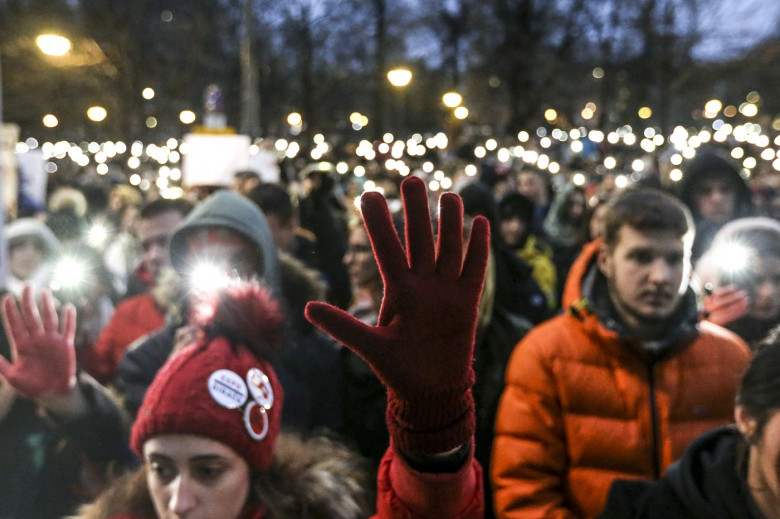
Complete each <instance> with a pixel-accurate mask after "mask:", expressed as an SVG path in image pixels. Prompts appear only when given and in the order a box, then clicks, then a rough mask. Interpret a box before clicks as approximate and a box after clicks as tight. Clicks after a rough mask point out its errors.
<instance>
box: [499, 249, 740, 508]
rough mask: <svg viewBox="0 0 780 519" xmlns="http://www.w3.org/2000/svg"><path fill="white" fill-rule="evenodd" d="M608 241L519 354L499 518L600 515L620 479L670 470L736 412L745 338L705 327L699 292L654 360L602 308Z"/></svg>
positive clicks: (507, 397) (511, 374) (503, 448)
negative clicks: (599, 288)
mask: <svg viewBox="0 0 780 519" xmlns="http://www.w3.org/2000/svg"><path fill="white" fill-rule="evenodd" d="M598 246H599V243H598V242H594V243H591V244H589V245H587V246H586V247H585V249H584V250H583V253H582V255H581V256H580V257H579V258H578V259H577V261H576V262H575V263H574V265H573V266H572V269H571V273H570V275H569V278H568V279H567V285H566V290H565V292H564V301H563V302H564V308H565V309H566V310H567V311H566V313H565V314H563V315H560V316H558V317H555V318H553V319H550V320H548V321H546V322H544V323H542V324H540V325H539V326H537V327H536V328H534V329H532V330H531V331H530V332H529V333H528V334H527V335H526V337H525V338H524V339H523V340H522V341H521V342H520V343H519V344H518V345H517V347H516V348H515V350H514V352H513V354H512V357H511V359H510V361H509V364H508V368H507V372H506V387H505V390H504V393H503V396H502V398H501V402H500V404H499V408H498V414H497V419H496V425H495V435H496V436H495V442H494V446H493V456H492V467H491V478H492V482H493V490H494V493H495V494H494V497H495V507H496V511H497V515H498V517H501V518H507V519H510V518H511V519H515V518H529V519H530V518H542V517H544V518H574V517H594V516H596V515H598V514H599V513H600V512H601V509H602V508H603V506H604V503H605V501H606V498H607V493H608V490H609V486H610V484H611V483H612V481H613V480H614V479H616V478H653V477H659V476H660V475H661V472H662V471H663V470H665V469H666V467H667V466H668V465H669V464H670V463H671V462H672V461H674V460H675V459H677V458H678V457H679V456H680V454H681V453H682V451H683V449H684V448H685V447H686V446H687V445H688V444H689V443H690V442H691V441H692V440H693V439H694V438H695V437H696V436H698V435H699V434H701V433H703V432H705V431H707V430H708V429H711V428H713V427H715V426H718V425H722V424H725V423H727V422H729V421H731V420H732V417H733V404H734V395H735V392H736V389H737V387H738V384H739V380H740V377H741V374H742V372H743V370H744V368H745V367H746V365H747V363H748V360H749V352H748V349H747V346H746V345H745V344H744V342H742V340H741V339H739V338H738V337H737V336H736V335H734V334H733V333H731V332H729V331H728V330H726V329H724V328H721V327H718V326H716V325H714V324H712V323H709V322H700V323H698V326H697V317H696V312H697V309H696V304H695V298H694V296H693V294H689V295H688V296H687V297H686V299H684V300H683V303H682V305H688V306H689V308H687V309H686V308H685V307H684V306H681V307H680V311H686V310H687V311H688V314H689V315H688V318H687V320H680V322H679V323H678V325H677V326H673V325H671V324H670V331H669V337H670V340H669V342H668V344H666V345H665V346H663V347H662V349H661V350H660V351H662V352H663V353H662V354H661V355H659V356H658V357H656V358H655V360H653V359H652V358H651V356H650V354H648V353H647V352H646V351H645V350H644V349H643V347H642V345H641V344H639V343H638V341H636V340H629V339H626V338H625V337H621V336H620V335H619V334H618V333H617V332H616V331H614V330H613V329H608V328H607V327H606V326H605V325H604V324H603V323H602V322H601V321H600V320H599V318H598V317H597V315H596V310H595V308H594V305H593V301H594V300H596V298H595V297H594V296H595V295H596V294H595V292H588V290H589V289H588V287H589V286H591V287H595V286H596V283H595V281H594V280H595V279H597V278H598V276H601V274H600V272H597V271H595V270H593V269H595V257H596V252H597V250H598ZM601 279H602V282H603V276H602V277H601ZM602 284H603V283H602ZM583 285H584V286H585V287H586V288H585V290H586V292H584V293H583ZM593 290H594V291H595V288H594V289H593ZM602 300H603V298H602ZM589 301H590V302H589ZM685 323H687V325H685ZM685 326H687V328H686V327H685ZM672 337H677V338H676V339H671V338H672Z"/></svg>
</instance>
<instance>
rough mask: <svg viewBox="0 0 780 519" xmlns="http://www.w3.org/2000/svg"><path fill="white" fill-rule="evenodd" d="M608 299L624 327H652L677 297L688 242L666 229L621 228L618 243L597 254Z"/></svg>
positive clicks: (681, 288)
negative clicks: (642, 230)
mask: <svg viewBox="0 0 780 519" xmlns="http://www.w3.org/2000/svg"><path fill="white" fill-rule="evenodd" d="M598 261H599V268H600V269H601V272H602V273H603V274H604V275H605V276H606V278H607V284H608V287H609V296H610V299H611V300H612V303H613V304H614V306H615V308H616V309H617V311H618V313H619V314H620V316H621V317H622V318H623V321H624V322H625V324H626V325H628V326H629V328H631V329H634V330H641V329H644V328H648V327H657V326H659V325H662V324H663V323H664V321H665V320H666V319H667V318H668V317H669V316H671V315H672V313H673V312H674V311H675V309H676V308H677V305H678V303H679V302H680V299H682V296H683V294H684V293H685V288H686V286H687V281H688V275H689V274H690V243H689V242H687V241H685V240H683V238H682V237H678V236H675V233H674V232H671V231H646V232H640V231H638V230H636V229H634V228H632V227H629V226H627V225H624V226H623V227H621V228H620V231H619V234H618V240H617V243H615V245H614V246H612V247H609V246H607V245H606V244H605V245H603V246H602V248H601V250H600V251H599V258H598Z"/></svg>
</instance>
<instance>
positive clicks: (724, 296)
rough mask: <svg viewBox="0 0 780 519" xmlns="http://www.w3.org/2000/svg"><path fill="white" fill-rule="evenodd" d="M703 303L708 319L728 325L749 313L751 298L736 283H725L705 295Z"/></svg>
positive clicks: (721, 324)
mask: <svg viewBox="0 0 780 519" xmlns="http://www.w3.org/2000/svg"><path fill="white" fill-rule="evenodd" d="M703 304H704V311H705V312H706V315H707V320H708V321H710V322H713V323H715V324H718V325H720V326H726V325H727V324H729V323H731V322H733V321H736V320H737V319H739V318H740V317H742V316H743V315H745V314H746V313H747V310H748V306H749V305H750V298H749V297H748V294H747V292H745V291H744V290H742V289H740V288H738V287H736V286H735V285H725V286H722V287H718V288H716V289H715V291H714V292H713V293H712V294H710V295H708V296H707V297H705V298H704V301H703Z"/></svg>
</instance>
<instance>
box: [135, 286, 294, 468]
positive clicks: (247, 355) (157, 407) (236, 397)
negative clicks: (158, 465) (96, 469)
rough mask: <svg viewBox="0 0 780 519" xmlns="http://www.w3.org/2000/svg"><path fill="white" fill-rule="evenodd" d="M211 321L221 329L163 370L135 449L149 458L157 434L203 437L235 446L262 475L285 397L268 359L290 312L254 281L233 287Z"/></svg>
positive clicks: (149, 395)
mask: <svg viewBox="0 0 780 519" xmlns="http://www.w3.org/2000/svg"><path fill="white" fill-rule="evenodd" d="M231 323H233V325H232V326H231ZM209 324H210V325H211V327H212V330H211V331H212V332H213V333H207V338H206V339H204V340H202V341H199V342H197V343H194V344H191V345H189V346H187V347H185V348H183V349H182V350H181V351H179V352H178V353H175V354H174V355H173V356H172V357H171V358H170V359H168V361H167V362H166V364H165V365H164V366H163V367H162V368H161V369H160V371H159V372H158V373H157V376H156V377H155V379H154V381H153V382H152V385H151V386H150V387H149V389H148V390H147V392H146V396H145V397H144V401H143V404H142V405H141V408H140V409H139V411H138V417H137V418H136V421H135V423H134V424H133V428H132V432H131V446H132V448H133V450H134V451H135V452H136V453H137V454H138V455H142V452H143V445H144V443H145V442H146V441H147V440H148V439H150V438H152V437H154V436H158V435H162V434H192V435H196V436H203V437H206V438H210V439H212V440H216V441H218V442H221V443H224V444H226V445H228V446H230V447H231V448H233V450H235V451H236V452H237V453H238V454H239V455H240V456H241V457H242V458H244V459H245V460H246V461H247V463H248V464H249V466H250V467H251V468H252V469H253V470H254V471H256V472H262V471H264V470H266V469H267V468H268V467H269V466H270V463H271V459H272V458H273V451H274V445H275V443H276V437H277V436H278V434H279V428H280V424H281V412H282V398H283V394H282V387H281V385H280V384H279V380H278V379H277V377H276V373H275V372H274V370H273V368H272V367H271V364H270V363H269V362H268V361H266V360H264V359H262V358H261V357H260V356H261V355H262V353H263V351H268V350H269V349H275V348H277V347H278V346H279V344H280V342H281V337H282V328H283V325H284V316H283V314H282V313H281V311H280V310H279V307H278V305H277V304H276V303H275V302H274V301H273V300H271V298H270V296H269V294H268V292H267V291H266V290H264V289H263V288H261V287H259V285H257V284H254V283H250V284H246V285H242V286H234V287H231V288H230V289H229V290H227V291H226V292H225V293H224V294H223V295H222V297H220V301H219V304H218V305H217V307H216V308H215V311H214V314H213V318H212V319H211V322H210V323H209ZM214 334H216V336H215V335H214ZM229 337H231V338H229ZM238 337H240V338H241V341H240V342H239V341H236V340H235V339H236V338H238ZM250 350H251V351H250ZM252 352H255V354H253V353H252ZM256 355H258V356H256Z"/></svg>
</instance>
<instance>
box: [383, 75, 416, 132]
mask: <svg viewBox="0 0 780 519" xmlns="http://www.w3.org/2000/svg"><path fill="white" fill-rule="evenodd" d="M387 80H388V81H389V82H390V84H391V85H393V87H395V89H396V90H397V91H398V92H399V94H398V96H399V101H398V104H399V105H400V106H399V107H398V110H397V111H398V115H397V116H396V118H397V121H398V123H397V124H398V129H399V130H402V129H403V127H404V125H405V115H406V87H407V86H409V83H411V82H412V71H411V70H409V69H407V68H403V67H399V68H394V69H392V70H389V71H388V72H387Z"/></svg>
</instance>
